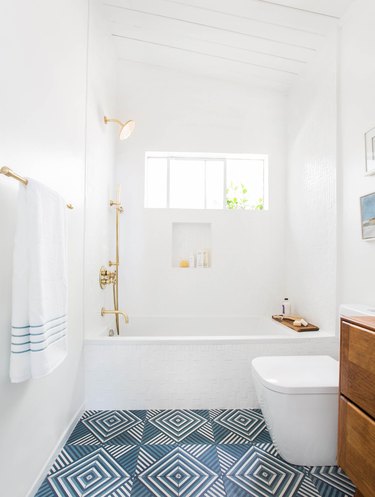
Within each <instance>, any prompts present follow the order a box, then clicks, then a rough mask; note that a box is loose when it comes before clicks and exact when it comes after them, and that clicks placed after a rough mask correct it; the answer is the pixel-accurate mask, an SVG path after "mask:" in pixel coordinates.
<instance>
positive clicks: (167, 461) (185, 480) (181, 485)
mask: <svg viewBox="0 0 375 497" xmlns="http://www.w3.org/2000/svg"><path fill="white" fill-rule="evenodd" d="M217 478H218V475H217V474H216V473H215V472H214V471H212V470H211V469H210V468H208V467H207V466H206V465H204V464H203V463H201V462H200V461H198V459H196V458H195V457H193V456H192V455H191V454H189V453H188V452H186V451H185V450H183V449H182V448H180V447H177V448H175V449H173V450H172V451H171V452H169V453H168V454H166V455H165V456H164V457H163V458H161V459H159V460H158V461H156V462H154V463H153V464H151V466H150V467H149V468H147V469H146V470H145V471H143V472H142V473H141V474H140V475H139V476H138V479H139V481H141V482H142V483H143V485H145V486H146V487H147V488H148V489H149V490H150V491H151V492H152V494H153V495H156V496H157V497H165V496H166V495H168V496H175V497H178V496H179V497H190V496H192V495H193V494H195V495H202V494H203V493H204V492H205V491H206V490H207V489H208V488H209V487H210V486H211V485H212V484H213V483H214V482H215V481H216V479H217Z"/></svg>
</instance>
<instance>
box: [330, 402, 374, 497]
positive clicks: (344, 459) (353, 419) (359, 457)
mask: <svg viewBox="0 0 375 497" xmlns="http://www.w3.org/2000/svg"><path fill="white" fill-rule="evenodd" d="M339 413H340V414H339V450H338V464H339V466H341V467H342V468H343V470H344V471H345V472H346V473H347V475H348V476H349V478H350V479H351V480H352V481H353V483H354V485H356V486H357V487H358V490H359V491H360V492H361V493H362V494H363V495H364V496H365V497H374V496H375V421H374V420H373V419H371V418H370V416H367V414H365V413H364V412H362V411H361V410H360V409H359V408H358V407H356V406H355V405H354V404H352V403H351V402H349V401H348V400H346V399H345V398H344V397H342V396H341V397H340V410H339Z"/></svg>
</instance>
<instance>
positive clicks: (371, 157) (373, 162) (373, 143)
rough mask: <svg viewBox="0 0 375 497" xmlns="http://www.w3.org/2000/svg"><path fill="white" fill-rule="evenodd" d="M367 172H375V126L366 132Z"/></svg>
mask: <svg viewBox="0 0 375 497" xmlns="http://www.w3.org/2000/svg"><path fill="white" fill-rule="evenodd" d="M365 151H366V174H375V128H372V129H370V130H369V131H367V133H365Z"/></svg>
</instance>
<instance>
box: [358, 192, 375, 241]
mask: <svg viewBox="0 0 375 497" xmlns="http://www.w3.org/2000/svg"><path fill="white" fill-rule="evenodd" d="M360 200H361V226H362V240H374V239H375V193H370V194H369V195H364V196H363V197H361V199H360Z"/></svg>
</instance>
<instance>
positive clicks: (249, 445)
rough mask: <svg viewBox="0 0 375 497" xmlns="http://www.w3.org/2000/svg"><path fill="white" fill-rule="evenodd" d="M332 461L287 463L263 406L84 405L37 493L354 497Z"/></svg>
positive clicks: (46, 496) (45, 496) (40, 496)
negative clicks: (140, 407) (145, 407)
mask: <svg viewBox="0 0 375 497" xmlns="http://www.w3.org/2000/svg"><path fill="white" fill-rule="evenodd" d="M354 491H355V489H354V487H353V485H352V484H351V482H350V481H349V480H348V478H347V477H346V476H345V475H344V474H343V472H342V471H341V470H340V469H339V468H338V467H336V466H326V467H303V466H295V465H291V464H288V463H286V462H285V461H284V460H283V459H282V458H281V457H280V456H279V455H278V453H277V450H276V448H275V446H274V445H273V444H272V442H271V439H270V436H269V434H268V431H267V428H266V425H265V423H264V420H263V417H262V414H261V411H260V410H250V409H243V410H218V409H214V410H169V411H160V410H149V411H86V412H85V413H84V415H83V417H82V419H81V420H80V421H79V423H78V425H77V426H76V427H75V429H74V431H73V433H72V435H71V436H70V438H69V440H68V442H67V444H66V445H65V447H64V448H63V450H62V451H61V453H60V454H59V455H58V457H57V459H56V461H55V462H54V464H53V466H52V468H51V470H50V472H49V474H48V476H47V477H46V479H45V480H44V482H43V484H42V485H41V487H40V489H39V491H38V492H37V494H36V497H83V496H85V497H199V496H205V497H225V496H227V497H351V496H353V494H354Z"/></svg>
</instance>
